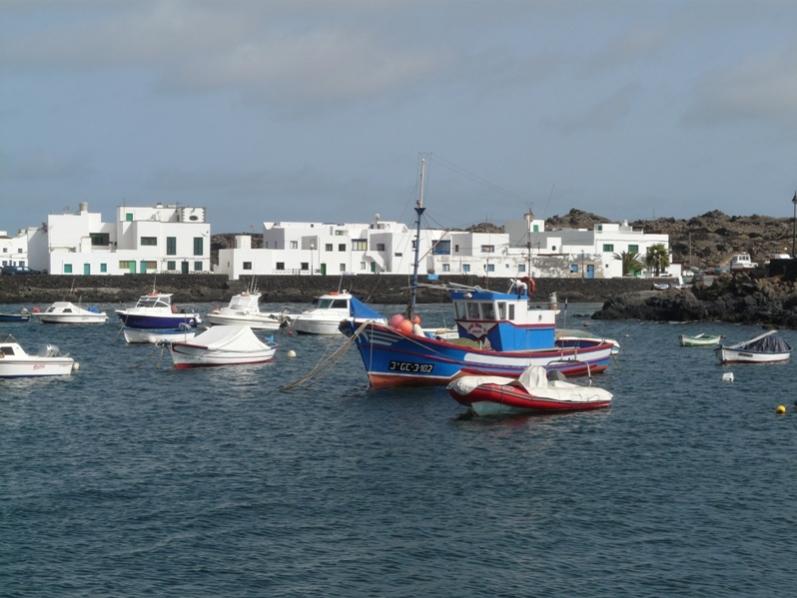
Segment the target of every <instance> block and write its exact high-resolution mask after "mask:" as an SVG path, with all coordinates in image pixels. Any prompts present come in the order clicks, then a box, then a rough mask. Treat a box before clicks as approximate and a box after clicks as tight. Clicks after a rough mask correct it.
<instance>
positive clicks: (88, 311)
mask: <svg viewBox="0 0 797 598" xmlns="http://www.w3.org/2000/svg"><path fill="white" fill-rule="evenodd" d="M33 315H34V316H35V317H37V318H38V319H39V320H41V321H42V322H44V323H46V324H104V323H105V322H107V321H108V314H106V313H105V312H104V311H100V310H99V308H97V307H95V306H91V307H89V308H84V307H82V306H80V305H75V304H74V303H72V302H71V301H56V302H55V303H53V304H52V305H50V306H49V307H48V308H47V309H45V310H44V311H39V312H34V314H33Z"/></svg>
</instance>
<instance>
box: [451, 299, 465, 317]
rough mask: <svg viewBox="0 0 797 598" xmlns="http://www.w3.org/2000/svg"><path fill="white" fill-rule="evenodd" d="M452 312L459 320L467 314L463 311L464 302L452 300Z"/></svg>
mask: <svg viewBox="0 0 797 598" xmlns="http://www.w3.org/2000/svg"><path fill="white" fill-rule="evenodd" d="M454 312H455V315H456V318H457V320H461V319H462V318H464V317H465V316H466V315H467V312H466V311H465V302H464V301H455V302H454Z"/></svg>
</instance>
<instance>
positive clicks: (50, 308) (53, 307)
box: [47, 305, 55, 314]
mask: <svg viewBox="0 0 797 598" xmlns="http://www.w3.org/2000/svg"><path fill="white" fill-rule="evenodd" d="M54 311H55V306H53V305H51V306H50V307H48V308H47V313H48V314H49V313H52V312H54Z"/></svg>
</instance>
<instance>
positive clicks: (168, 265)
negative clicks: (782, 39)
mask: <svg viewBox="0 0 797 598" xmlns="http://www.w3.org/2000/svg"><path fill="white" fill-rule="evenodd" d="M166 269H167V270H170V271H171V272H174V271H175V270H177V262H175V261H174V260H169V261H168V262H166Z"/></svg>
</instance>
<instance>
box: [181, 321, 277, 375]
mask: <svg viewBox="0 0 797 598" xmlns="http://www.w3.org/2000/svg"><path fill="white" fill-rule="evenodd" d="M169 352H170V353H171V356H172V361H173V362H174V367H176V368H192V367H201V366H219V365H243V364H253V363H265V362H266V361H271V360H272V359H274V353H275V352H276V349H275V348H274V347H269V346H268V345H267V344H265V343H263V342H261V341H260V339H258V338H257V337H256V336H255V334H254V333H253V332H252V329H251V328H249V327H248V326H214V327H213V328H210V329H209V330H206V331H205V332H203V333H202V334H199V335H197V336H196V337H194V338H193V339H190V340H186V341H183V342H174V343H171V344H170V345H169Z"/></svg>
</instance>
